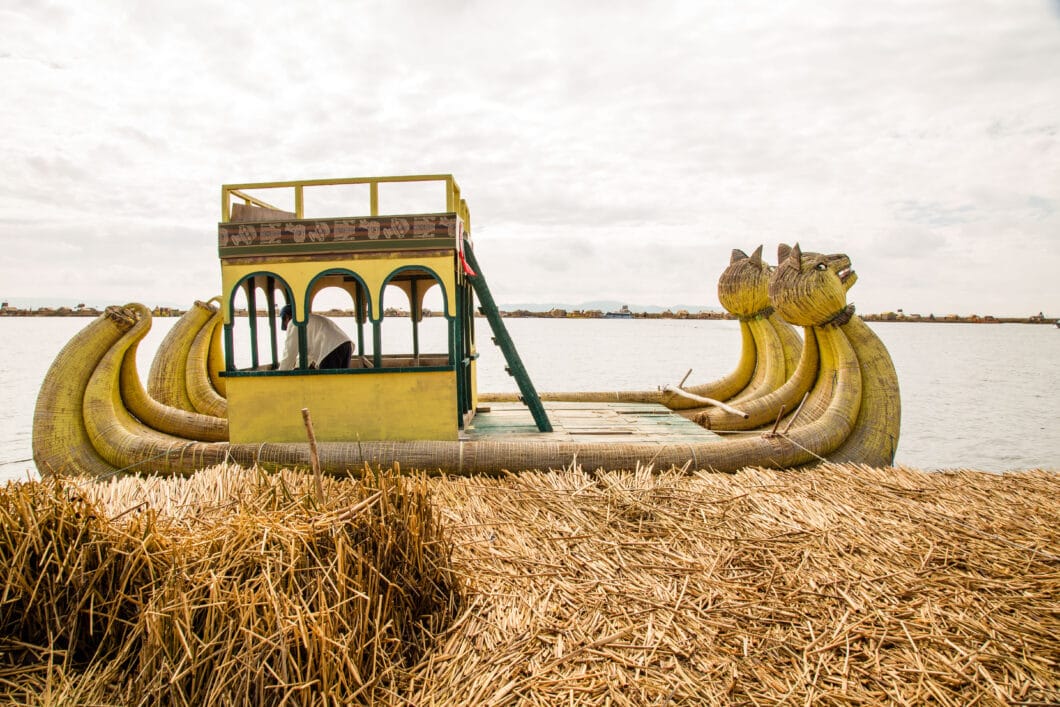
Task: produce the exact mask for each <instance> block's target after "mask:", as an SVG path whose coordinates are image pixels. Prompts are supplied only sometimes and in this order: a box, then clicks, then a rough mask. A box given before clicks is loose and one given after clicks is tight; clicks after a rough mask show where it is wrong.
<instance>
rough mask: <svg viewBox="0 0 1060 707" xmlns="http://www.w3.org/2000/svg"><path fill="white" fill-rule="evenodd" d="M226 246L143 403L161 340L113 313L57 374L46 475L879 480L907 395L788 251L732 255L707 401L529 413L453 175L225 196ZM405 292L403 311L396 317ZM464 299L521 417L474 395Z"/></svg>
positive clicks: (818, 262)
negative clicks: (526, 472)
mask: <svg viewBox="0 0 1060 707" xmlns="http://www.w3.org/2000/svg"><path fill="white" fill-rule="evenodd" d="M410 189H411V190H412V193H413V194H414V195H416V196H418V197H420V198H421V199H423V200H424V201H425V203H424V204H423V206H422V207H421V206H419V205H417V206H416V207H413V208H409V207H406V206H402V207H400V209H399V212H398V213H392V212H388V211H387V210H385V209H382V208H381V207H380V204H381V203H390V202H388V201H385V198H389V196H390V195H389V191H397V192H402V193H403V194H405V197H406V198H407V196H408V194H409V193H410V192H409V191H408V190H410ZM402 190H404V191H402ZM272 194H275V195H277V198H271V197H270V198H269V199H266V195H272ZM318 194H324V195H325V196H324V197H318ZM336 194H339V196H340V198H338V199H336V197H335V195H336ZM357 195H360V197H361V198H363V201H364V202H365V205H364V206H363V207H362V208H360V209H358V208H356V207H354V206H351V204H352V203H355V202H354V201H353V197H356V196H357ZM381 195H382V197H384V201H382V202H381ZM328 198H331V199H332V203H333V204H337V206H336V205H333V206H332V207H331V208H330V209H322V211H329V210H330V211H331V212H332V213H334V212H335V211H336V209H338V213H346V214H348V213H353V214H354V215H343V216H331V215H327V214H325V213H315V212H313V211H312V209H310V208H308V207H307V204H309V205H317V204H324V205H327V204H328ZM278 199H283V200H286V201H285V205H284V206H277V205H275V203H274V202H275V201H277V200H278ZM432 200H433V201H432ZM424 207H425V208H424ZM357 214H360V215H357ZM217 229H218V254H219V257H220V265H221V293H222V294H221V295H220V296H218V297H215V298H213V299H212V300H210V301H209V302H197V303H195V305H194V306H193V307H192V308H191V309H190V310H189V311H188V312H187V313H186V314H185V315H184V316H183V317H182V318H181V319H180V320H179V321H178V322H177V323H176V324H175V325H174V327H173V328H172V330H171V331H170V332H169V334H168V335H167V336H166V338H165V340H164V341H163V342H162V344H161V346H160V347H159V350H158V352H157V354H156V356H155V359H154V362H153V364H152V366H151V370H150V372H149V374H148V377H147V383H146V385H144V383H143V382H142V379H141V377H140V375H139V372H138V371H137V368H136V352H137V348H138V345H139V343H140V341H141V340H142V339H143V337H144V335H145V334H146V333H147V331H148V330H149V329H150V326H151V315H150V312H149V311H148V310H147V308H146V307H144V306H143V305H139V304H128V305H125V306H115V307H110V308H108V309H107V311H106V312H105V313H104V315H102V316H101V317H99V318H98V319H96V320H94V321H92V322H91V323H90V324H89V325H88V326H87V327H86V328H85V329H84V330H83V331H81V332H80V333H79V334H77V335H76V336H75V337H74V338H73V339H72V340H71V341H70V342H69V344H67V346H66V347H65V348H64V349H63V350H62V351H61V352H60V353H59V355H58V356H57V357H56V359H55V363H54V364H53V365H52V367H51V369H50V370H49V372H48V374H47V376H46V377H45V380H44V383H43V385H42V388H41V392H40V395H39V397H38V401H37V408H36V412H35V416H34V435H33V453H34V459H35V461H36V464H37V468H38V469H39V470H40V471H41V472H42V473H46V474H47V473H63V474H65V473H84V474H90V475H106V474H113V473H118V472H122V473H129V472H135V473H170V474H172V473H190V472H192V471H195V470H197V469H199V468H202V467H204V466H208V465H212V464H218V463H222V462H226V461H228V462H235V463H238V464H241V465H248V466H249V465H254V464H257V465H261V466H264V467H280V466H309V465H310V463H311V457H314V458H315V459H316V460H318V462H319V466H320V467H321V468H322V469H323V470H325V471H327V472H330V473H336V474H345V473H349V472H351V471H353V472H356V471H358V470H362V469H363V468H364V467H365V465H368V466H370V467H373V468H374V467H378V466H390V465H392V464H401V465H403V466H405V467H406V468H415V469H423V470H429V471H438V472H445V473H496V472H499V471H502V470H523V469H534V468H538V469H542V468H558V467H562V466H565V465H569V464H571V463H572V462H574V461H577V462H578V463H581V464H583V465H585V466H587V467H592V468H604V469H629V468H633V467H635V466H636V465H637V464H646V463H653V464H655V465H657V466H660V467H669V466H671V465H674V466H679V467H681V466H686V465H687V466H690V467H692V468H697V469H712V470H717V471H733V470H737V469H739V468H742V467H745V466H766V467H777V468H787V467H793V466H799V465H803V464H808V463H814V462H816V461H819V460H822V459H828V460H832V461H850V462H859V463H865V464H869V465H873V466H882V465H887V464H890V463H891V461H892V460H893V456H894V451H895V448H896V446H897V442H898V430H899V418H900V404H899V395H898V383H897V378H896V376H895V372H894V366H893V365H892V363H891V360H890V357H889V355H888V354H887V351H886V349H885V348H884V347H883V345H882V343H881V342H880V341H879V339H878V338H877V337H876V336H875V335H874V334H873V333H872V332H871V330H869V329H868V327H867V326H866V325H865V324H864V322H862V321H861V319H860V318H859V317H857V316H856V315H854V313H853V307H852V305H848V304H847V302H846V293H847V290H848V289H849V288H850V286H852V285H853V283H854V281H855V280H856V276H854V274H853V271H852V270H851V269H850V261H849V260H848V259H847V258H846V256H843V255H835V256H826V255H820V254H816V253H803V252H802V251H801V249H800V248H799V246H797V245H796V246H794V247H792V248H789V247H788V246H786V245H781V246H780V247H779V249H778V261H779V262H778V266H777V267H771V266H769V265H767V264H766V263H765V262H764V261H763V258H762V248H761V247H759V248H758V250H756V251H755V252H754V253H753V254H752V255H750V256H748V255H746V254H745V253H743V252H742V251H738V250H736V251H733V257H732V260H731V262H730V264H729V267H728V268H727V269H725V271H724V272H723V273H722V275H721V278H720V281H719V298H720V300H721V302H722V304H723V305H724V306H725V307H726V308H727V309H728V310H729V311H730V312H732V313H733V314H734V315H735V316H736V317H738V318H739V320H740V328H741V337H742V353H741V357H740V359H739V361H738V362H737V364H736V367H735V368H734V370H733V371H732V372H731V373H730V374H728V375H726V376H724V377H723V378H721V379H719V380H717V381H714V382H712V383H708V384H704V385H698V386H690V387H687V388H685V387H681V386H668V387H665V388H663V389H656V390H644V391H598V392H590V393H538V391H537V390H536V389H535V387H534V385H533V383H532V381H531V379H530V376H529V374H528V373H527V370H526V367H525V366H524V365H523V362H522V360H521V359H520V357H519V354H518V352H517V350H516V347H515V344H514V342H513V341H512V339H511V337H510V336H509V334H508V332H507V329H506V327H505V325H504V321H503V319H502V318H501V316H500V313H499V312H498V309H497V307H496V304H495V303H494V301H493V297H492V295H491V293H490V290H489V287H488V285H487V283H486V279H485V275H484V273H483V272H482V268H481V266H480V264H479V262H478V261H477V259H476V257H475V248H474V243H473V240H472V237H471V235H472V230H471V219H470V212H469V209H468V206H467V203H466V201H465V200H464V199H463V198H462V196H461V191H460V188H459V186H458V185H457V183H456V181H455V179H454V178H453V177H452V175H417V176H399V177H363V178H348V179H334V180H308V181H290V182H267V183H256V184H233V185H226V186H223V187H222V189H221V220H220V223H219V224H218V226H217ZM396 290H399V291H400V292H401V293H403V295H402V296H401V297H399V300H400V301H401V302H402V303H403V302H407V303H408V310H407V311H406V312H399V311H398V310H397V308H395V307H393V306H388V305H390V304H391V303H392V302H393V301H394V300H393V297H394V295H393V294H392V293H394V292H395V291H396ZM325 292H328V293H330V295H329V296H333V295H338V296H339V297H340V299H342V300H343V301H344V302H346V303H348V304H347V306H346V307H344V309H345V310H346V311H352V312H353V317H354V325H355V329H356V332H355V334H354V333H352V332H351V334H350V339H351V341H350V342H349V344H348V346H347V347H346V348H342V349H339V348H336V349H335V350H333V351H332V352H331V354H329V357H328V358H327V359H326V361H328V363H327V364H326V365H321V364H322V363H324V362H325V359H324V358H322V356H321V355H319V354H318V352H317V350H316V349H317V348H318V347H319V346H318V345H319V344H320V335H319V333H314V327H315V326H317V323H318V322H319V319H318V317H317V312H318V310H319V309H320V307H319V306H317V305H319V303H320V302H322V301H324V299H326V298H327V297H326V296H323V295H322V293H325ZM388 296H389V297H390V299H387V297H388ZM428 296H430V297H432V298H433V300H432V302H437V303H438V304H437V305H435V306H436V307H437V310H438V311H437V314H439V315H440V316H441V318H442V320H443V321H444V327H445V337H444V338H445V340H446V344H445V348H444V349H443V350H421V345H420V337H419V333H420V326H421V324H422V322H423V320H424V316H425V314H426V312H425V302H426V301H427V300H426V298H427V297H428ZM476 300H477V301H478V304H479V306H478V308H477V309H478V310H479V311H480V312H481V313H482V314H483V315H484V316H485V320H486V322H487V323H488V325H489V327H490V329H491V338H492V340H493V341H494V342H495V343H496V344H497V346H499V348H500V349H501V351H502V352H503V354H504V356H505V359H506V363H507V370H508V371H509V373H511V375H512V376H514V378H515V380H516V382H517V384H518V387H519V391H520V392H519V395H518V396H514V395H501V394H492V395H491V394H484V393H480V392H479V390H478V385H477V358H478V348H477V346H478V340H477V338H476V328H477V327H478V328H480V327H481V326H482V323H481V322H476V317H475V311H476V306H475V302H476ZM285 314H288V315H289V320H288V317H285V316H284V315H285ZM394 316H406V317H409V318H410V320H411V323H412V326H411V332H412V336H411V341H409V342H407V345H405V346H404V347H398V348H397V349H396V350H393V351H392V350H388V349H386V348H385V345H390V342H391V340H390V339H388V338H386V337H384V336H383V332H384V328H385V327H384V325H385V322H386V321H387V320H388V319H392V318H393V317H394ZM794 327H801V328H802V329H803V335H802V336H801V337H800V336H799V335H798V333H797V332H796V330H795V328H794ZM281 333H283V335H284V336H285V338H286V340H287V341H286V344H285V345H284V346H282V347H281V342H280V336H281ZM336 352H338V353H339V354H340V355H339V356H338V358H335V357H334V354H335V353H336ZM335 361H338V363H337V364H336V363H335ZM303 411H305V412H303ZM314 452H315V454H314Z"/></svg>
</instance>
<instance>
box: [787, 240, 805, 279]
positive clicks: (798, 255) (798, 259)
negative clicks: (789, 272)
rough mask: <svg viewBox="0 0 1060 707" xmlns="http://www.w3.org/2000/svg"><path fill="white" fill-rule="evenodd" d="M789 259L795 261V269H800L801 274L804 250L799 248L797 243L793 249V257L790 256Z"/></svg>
mask: <svg viewBox="0 0 1060 707" xmlns="http://www.w3.org/2000/svg"><path fill="white" fill-rule="evenodd" d="M788 257H789V258H791V259H793V260H794V261H795V262H794V265H795V267H796V268H798V270H799V271H800V272H802V248H800V247H799V244H798V243H796V244H795V246H794V247H793V248H792V249H791V255H789V256H788Z"/></svg>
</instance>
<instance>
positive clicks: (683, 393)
mask: <svg viewBox="0 0 1060 707" xmlns="http://www.w3.org/2000/svg"><path fill="white" fill-rule="evenodd" d="M663 392H664V393H673V394H674V395H680V396H681V397H682V398H688V399H689V400H695V401H696V402H697V403H703V404H704V405H713V406H714V407H719V408H721V409H722V410H724V411H725V412H727V413H730V414H732V415H739V416H740V417H742V418H743V419H745V420H746V419H747V418H749V417H750V414H748V413H746V412H744V411H743V410H737V409H736V408H734V407H733V406H732V405H726V404H725V403H723V402H721V401H720V400H715V399H714V398H705V397H703V396H702V395H696V394H695V393H689V392H688V391H687V390H681V389H680V388H678V387H676V386H672V385H668V386H666V387H665V388H663Z"/></svg>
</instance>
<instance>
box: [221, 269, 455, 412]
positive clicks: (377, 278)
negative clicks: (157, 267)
mask: <svg viewBox="0 0 1060 707" xmlns="http://www.w3.org/2000/svg"><path fill="white" fill-rule="evenodd" d="M408 266H412V267H417V268H423V269H427V270H431V271H433V272H434V273H435V274H436V275H437V276H438V278H439V279H440V280H441V282H442V284H443V285H445V295H446V297H445V300H446V303H445V306H446V312H447V314H448V315H449V316H450V317H454V316H456V277H457V275H456V272H455V271H454V267H453V256H452V255H418V254H416V253H404V252H400V251H398V252H390V253H379V254H378V256H377V257H373V258H357V259H353V258H336V259H335V260H327V261H320V260H313V261H301V262H298V261H286V260H277V261H275V262H270V263H251V264H235V265H231V264H226V263H222V265H221V284H222V287H223V291H224V293H225V296H224V298H223V299H222V302H221V309H222V311H223V312H224V320H225V323H226V324H227V323H231V322H232V311H231V301H232V290H233V288H235V286H236V285H237V284H238V283H239V281H240V280H242V279H243V278H244V277H246V276H247V275H250V274H252V273H258V272H269V273H272V274H274V275H276V276H277V277H278V278H280V279H282V280H284V281H285V282H286V283H287V284H288V286H290V288H291V290H292V292H293V294H294V301H295V303H296V306H295V320H296V321H299V322H302V321H305V312H304V311H303V304H302V303H304V302H305V295H306V290H307V289H308V287H309V283H310V282H311V281H312V280H313V278H314V277H316V276H317V275H319V274H320V273H321V272H324V271H325V270H330V269H332V268H346V269H349V270H352V271H353V272H355V273H357V274H358V275H360V276H361V278H363V279H364V283H365V286H366V287H367V288H368V291H369V293H371V298H372V318H373V319H376V320H378V319H380V318H381V317H382V309H381V308H380V300H381V298H380V294H381V293H382V291H383V283H384V282H385V281H386V279H387V278H388V277H389V276H390V275H391V274H393V273H394V272H395V271H397V270H398V269H400V268H403V267H408ZM314 419H315V416H314Z"/></svg>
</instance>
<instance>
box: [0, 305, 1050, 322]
mask: <svg viewBox="0 0 1060 707" xmlns="http://www.w3.org/2000/svg"><path fill="white" fill-rule="evenodd" d="M185 311H186V310H183V309H180V308H177V307H154V308H153V309H152V310H151V315H152V316H154V317H179V316H182V315H183V314H184V313H185ZM319 313H320V314H325V315H327V316H331V317H352V316H353V310H342V309H329V310H325V311H322V312H319ZM101 314H103V311H102V310H99V309H96V308H95V307H84V306H78V307H73V308H70V307H56V308H51V307H39V308H37V309H25V308H21V307H7V306H5V307H2V308H0V317H98V316H99V315H101ZM246 314H247V313H246V310H236V316H244V317H245V316H246ZM385 314H386V316H388V317H389V316H397V317H400V316H408V312H406V311H404V310H400V309H388V310H387V311H386V313H385ZM607 314H608V313H606V312H602V311H600V310H595V309H594V310H565V309H553V310H550V311H547V312H539V311H531V310H526V309H515V310H503V309H502V310H501V316H502V317H505V318H509V319H609V318H611V317H608V316H607ZM629 314H631V315H632V316H623V317H621V318H623V319H698V320H735V319H737V317H735V316H733V315H731V314H729V313H728V312H688V311H686V310H683V309H680V310H677V311H676V312H673V311H670V310H666V311H663V312H630V313H629ZM265 315H266V312H265V311H263V310H262V311H259V316H265ZM424 315H425V316H440V315H439V314H434V313H431V312H427V311H424ZM476 316H481V315H478V314H477V315H476ZM860 316H861V318H862V319H864V320H865V321H867V322H903V323H916V324H922V323H928V324H1049V325H1060V324H1058V318H1057V317H1052V316H1045V315H1044V314H1042V313H1039V314H1036V315H1032V316H1030V317H995V316H992V315H983V316H980V315H978V314H969V315H961V314H946V315H943V316H936V315H934V314H929V315H927V316H923V315H920V314H904V313H901V312H884V313H882V314H861V315H860Z"/></svg>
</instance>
